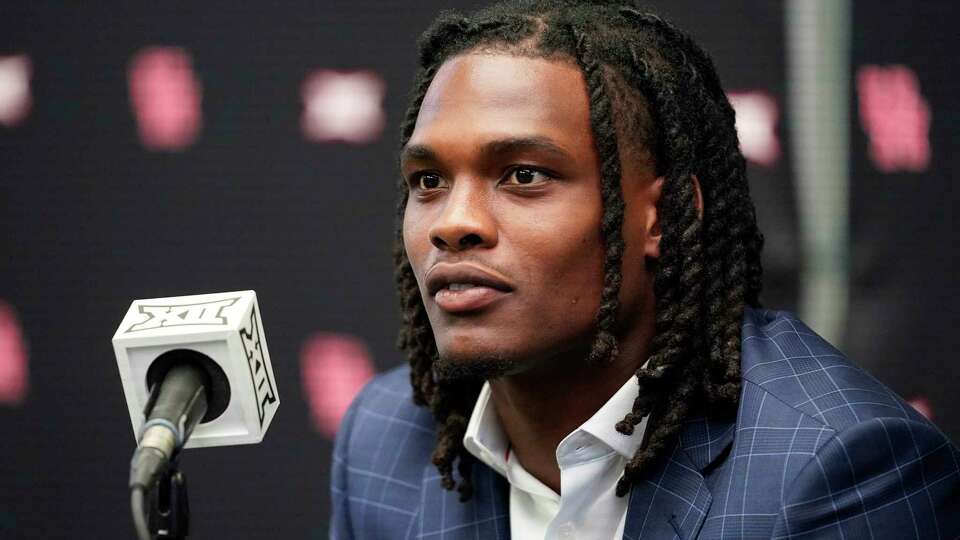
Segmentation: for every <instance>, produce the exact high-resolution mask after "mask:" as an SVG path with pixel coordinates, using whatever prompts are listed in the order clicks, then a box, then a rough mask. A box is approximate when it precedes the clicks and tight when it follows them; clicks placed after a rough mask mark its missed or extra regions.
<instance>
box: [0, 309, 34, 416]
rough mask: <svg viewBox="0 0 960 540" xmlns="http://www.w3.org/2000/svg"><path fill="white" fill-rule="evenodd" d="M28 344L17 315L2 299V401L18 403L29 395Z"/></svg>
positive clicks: (0, 351) (0, 398) (0, 381)
mask: <svg viewBox="0 0 960 540" xmlns="http://www.w3.org/2000/svg"><path fill="white" fill-rule="evenodd" d="M27 379H28V374H27V346H26V344H25V343H24V341H23V332H21V330H20V323H18V322H17V316H16V314H15V313H14V311H13V308H11V307H10V306H9V305H7V304H6V303H4V302H3V301H0V403H6V404H8V405H17V404H19V403H21V402H22V401H23V399H24V398H25V397H27Z"/></svg>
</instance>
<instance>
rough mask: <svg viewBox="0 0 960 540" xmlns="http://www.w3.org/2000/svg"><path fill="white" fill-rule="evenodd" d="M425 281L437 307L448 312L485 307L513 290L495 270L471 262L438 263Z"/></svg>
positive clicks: (428, 273)
mask: <svg viewBox="0 0 960 540" xmlns="http://www.w3.org/2000/svg"><path fill="white" fill-rule="evenodd" d="M426 283H427V291H428V292H429V293H430V296H432V297H433V299H434V301H435V302H436V303H437V306H438V307H440V309H442V310H444V311H446V312H448V313H460V312H464V311H473V310H477V309H480V308H483V307H486V306H487V305H489V304H490V303H492V302H494V301H495V300H497V299H498V298H501V297H502V296H504V295H506V294H509V293H510V292H512V291H513V287H512V286H511V285H510V283H509V282H508V281H507V280H506V279H505V278H503V277H502V276H500V275H498V274H497V273H496V272H494V271H492V270H488V269H486V268H483V267H481V266H477V265H474V264H470V263H456V264H449V263H438V264H436V265H434V266H433V268H431V269H430V271H429V272H427V276H426Z"/></svg>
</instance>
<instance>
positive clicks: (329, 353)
mask: <svg viewBox="0 0 960 540" xmlns="http://www.w3.org/2000/svg"><path fill="white" fill-rule="evenodd" d="M373 374H374V369H373V362H371V360H370V354H369V352H367V348H366V346H365V345H364V344H363V342H361V341H360V340H359V339H357V338H355V337H352V336H347V335H342V334H326V333H318V334H314V335H313V336H311V337H310V338H309V339H308V340H307V341H306V342H305V343H304V345H303V349H302V350H301V352H300V376H301V381H302V384H303V390H304V393H305V394H306V399H307V403H308V405H309V406H310V412H311V415H312V418H313V425H314V427H315V428H316V429H317V431H319V432H320V433H323V434H324V435H326V436H328V437H331V438H332V437H333V436H334V435H336V433H337V428H339V427H340V420H341V419H342V418H343V414H344V413H345V412H347V408H348V407H349V406H350V402H351V401H353V398H354V397H356V395H357V393H358V392H360V389H361V388H363V385H364V384H366V383H367V381H369V380H370V379H371V378H373Z"/></svg>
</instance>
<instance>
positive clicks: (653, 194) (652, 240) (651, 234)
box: [643, 176, 663, 259]
mask: <svg viewBox="0 0 960 540" xmlns="http://www.w3.org/2000/svg"><path fill="white" fill-rule="evenodd" d="M647 189H648V190H649V192H648V196H649V199H648V200H649V201H650V204H649V206H647V216H646V223H645V224H644V225H645V226H646V229H647V240H646V243H645V245H644V246H643V254H644V256H646V257H647V258H651V259H659V258H660V237H661V236H663V232H662V231H661V229H660V213H659V212H658V210H657V204H658V203H659V202H660V194H661V193H663V177H662V176H661V177H659V178H657V179H655V180H654V181H653V182H651V183H650V187H648V188H647Z"/></svg>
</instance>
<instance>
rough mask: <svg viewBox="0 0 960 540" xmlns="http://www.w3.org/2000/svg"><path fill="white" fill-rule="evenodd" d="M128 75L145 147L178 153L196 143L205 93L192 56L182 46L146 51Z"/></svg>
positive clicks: (133, 61) (138, 130) (134, 62)
mask: <svg viewBox="0 0 960 540" xmlns="http://www.w3.org/2000/svg"><path fill="white" fill-rule="evenodd" d="M127 75H128V84H129V86H130V106H131V107H132V108H133V114H134V117H135V118H136V121H137V132H138V133H139V135H140V142H141V143H142V144H143V146H144V147H146V148H148V149H150V150H166V151H171V150H172V151H175V150H183V149H184V148H187V147H188V146H190V145H191V144H193V142H194V141H195V140H196V138H197V135H198V134H199V132H200V127H201V123H202V116H201V111H200V102H201V99H202V94H201V87H200V83H199V82H198V81H197V78H196V76H195V75H194V73H193V65H192V61H191V59H190V55H189V54H188V53H187V52H186V51H185V50H183V49H181V48H179V47H150V48H147V49H143V50H141V51H140V52H138V53H137V54H136V55H134V57H133V59H132V60H131V61H130V68H129V71H128V74H127Z"/></svg>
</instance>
